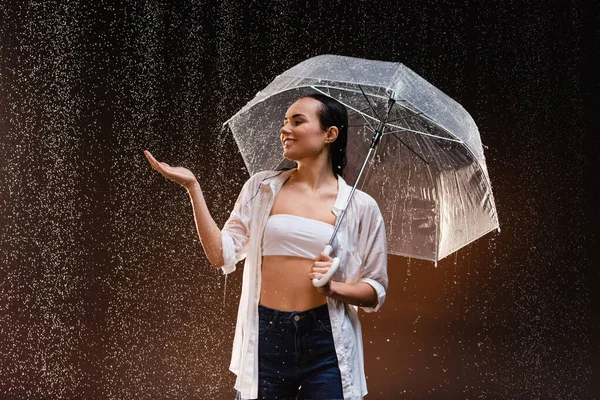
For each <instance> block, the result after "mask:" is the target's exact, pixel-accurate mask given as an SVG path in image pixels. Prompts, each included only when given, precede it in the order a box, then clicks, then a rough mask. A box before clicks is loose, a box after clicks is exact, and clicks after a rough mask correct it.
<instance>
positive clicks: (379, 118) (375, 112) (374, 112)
mask: <svg viewBox="0 0 600 400" xmlns="http://www.w3.org/2000/svg"><path fill="white" fill-rule="evenodd" d="M358 88H359V89H360V92H361V93H362V94H363V96H364V97H365V100H367V104H369V106H370V107H371V110H373V114H375V116H376V117H377V119H378V120H379V121H381V117H380V116H379V114H377V111H375V107H373V105H372V104H371V100H369V97H368V96H367V94H366V93H365V91H364V90H363V88H362V86H361V85H358Z"/></svg>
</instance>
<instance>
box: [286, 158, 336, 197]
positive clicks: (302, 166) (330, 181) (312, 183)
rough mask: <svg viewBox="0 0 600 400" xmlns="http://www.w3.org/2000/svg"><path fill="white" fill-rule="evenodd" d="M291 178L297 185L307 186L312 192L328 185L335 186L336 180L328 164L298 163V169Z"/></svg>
mask: <svg viewBox="0 0 600 400" xmlns="http://www.w3.org/2000/svg"><path fill="white" fill-rule="evenodd" d="M292 178H293V180H294V181H296V182H297V183H302V184H305V185H307V186H308V187H309V188H310V189H311V190H312V191H313V192H316V191H317V190H319V189H321V188H323V187H326V186H329V185H337V178H336V176H335V175H334V174H333V171H332V170H331V164H330V163H310V164H307V163H302V162H298V169H297V170H296V172H294V174H293V175H292Z"/></svg>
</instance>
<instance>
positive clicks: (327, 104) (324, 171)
mask: <svg viewBox="0 0 600 400" xmlns="http://www.w3.org/2000/svg"><path fill="white" fill-rule="evenodd" d="M347 121H348V116H347V113H346V109H345V107H344V106H343V105H342V104H340V103H339V102H337V101H336V100H334V99H331V98H329V97H327V96H323V95H319V94H316V95H309V96H305V97H302V98H300V99H298V100H297V101H296V102H294V103H293V104H292V105H291V106H290V107H289V109H288V110H287V113H286V115H285V118H284V124H283V125H282V126H281V129H280V140H281V143H282V146H283V156H284V157H285V158H287V159H289V160H293V161H295V162H296V163H297V167H296V168H292V169H289V170H283V171H261V172H259V173H257V174H254V175H253V176H252V177H251V178H250V179H249V180H248V181H247V182H246V183H245V184H244V187H243V188H242V191H241V193H240V195H239V197H238V199H237V201H236V203H235V206H234V209H233V211H232V213H231V215H230V217H229V219H228V220H227V222H226V223H225V225H224V227H223V229H222V230H220V231H219V229H218V227H217V225H216V224H215V222H214V220H213V219H212V217H211V216H210V213H209V211H208V209H207V207H206V202H205V201H204V197H203V195H202V191H201V189H200V186H199V184H198V182H197V181H196V179H195V177H194V176H193V174H192V173H191V172H190V171H189V170H187V169H185V168H182V167H171V166H169V165H168V164H165V163H159V162H158V161H156V160H155V159H154V158H153V157H152V156H151V155H150V153H149V152H147V154H146V155H147V157H148V159H149V161H150V163H151V164H152V166H153V167H154V168H155V169H157V170H158V171H159V172H161V173H162V174H163V175H164V176H165V177H167V178H169V179H171V180H173V181H175V182H177V183H179V184H181V185H182V186H184V187H186V189H187V190H188V192H189V194H190V197H191V200H192V204H193V207H194V216H195V220H196V227H197V229H198V234H199V236H200V241H201V243H202V246H203V247H204V250H205V252H206V254H207V256H208V258H209V259H210V261H211V263H212V264H213V266H215V267H216V268H221V269H222V270H223V272H224V273H225V274H229V273H231V272H233V271H235V269H236V267H235V264H236V263H237V262H238V261H240V260H242V259H246V261H245V267H244V277H243V279H244V282H243V285H242V294H241V297H240V304H239V309H238V318H237V325H236V332H235V338H234V342H233V353H232V359H231V364H230V367H229V368H230V370H231V371H232V372H234V373H235V374H236V375H237V379H236V383H235V388H236V390H237V393H238V396H237V398H239V399H256V398H261V399H264V398H296V397H298V398H327V399H362V396H364V395H366V394H367V388H366V380H365V374H364V366H363V361H362V360H363V358H364V357H363V348H362V338H361V327H360V322H359V320H358V314H357V307H359V306H360V307H362V308H363V310H365V311H367V312H373V311H377V310H379V309H380V308H381V306H382V304H383V302H384V300H385V295H386V290H387V285H388V278H387V250H386V235H385V228H384V224H383V219H382V216H381V212H380V211H379V207H378V206H377V203H376V202H375V201H374V200H373V198H371V197H370V196H369V195H367V194H366V193H364V192H361V191H360V190H356V191H355V193H354V196H353V198H352V202H350V204H348V205H347V210H346V215H345V218H344V220H343V221H342V223H341V225H340V227H339V230H338V232H337V235H336V237H335V238H334V241H333V247H334V248H335V249H336V256H337V257H338V258H339V259H340V267H339V269H338V270H337V271H336V272H335V273H334V274H333V276H332V279H331V280H330V281H329V282H328V283H326V284H325V285H324V286H321V287H315V286H314V285H313V284H312V280H313V279H321V278H322V277H323V276H324V275H325V274H326V273H327V271H328V270H329V269H330V267H331V265H332V258H331V257H329V256H328V255H326V254H325V253H323V252H320V251H319V250H320V249H323V248H324V246H325V245H326V244H327V242H328V240H329V238H330V237H331V235H332V234H333V232H334V227H335V225H336V222H337V220H338V218H339V217H340V214H341V212H342V210H343V208H344V207H346V204H347V200H348V198H349V195H350V192H351V187H350V186H348V185H347V184H346V182H345V181H344V179H343V178H342V175H343V172H344V167H345V165H346V142H347V129H348V122H347Z"/></svg>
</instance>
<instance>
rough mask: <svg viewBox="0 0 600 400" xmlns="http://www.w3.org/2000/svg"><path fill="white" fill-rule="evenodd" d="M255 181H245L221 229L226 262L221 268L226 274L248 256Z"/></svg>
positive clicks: (224, 261) (224, 260)
mask: <svg viewBox="0 0 600 400" xmlns="http://www.w3.org/2000/svg"><path fill="white" fill-rule="evenodd" d="M253 181H254V179H253V178H250V179H248V180H247V181H246V183H244V186H243V187H242V190H241V192H240V194H239V196H238V198H237V200H236V201H235V205H234V207H233V211H232V212H231V214H230V216H229V219H228V220H227V221H226V222H225V225H224V226H223V229H221V246H222V248H223V263H224V264H223V266H222V267H221V270H222V271H223V274H224V275H227V274H230V273H232V272H233V271H235V265H236V263H237V262H238V261H241V260H243V259H244V258H246V253H247V251H248V239H249V237H250V219H251V214H252V198H253V193H252V188H253V187H254V186H255V185H253V184H252V182H253Z"/></svg>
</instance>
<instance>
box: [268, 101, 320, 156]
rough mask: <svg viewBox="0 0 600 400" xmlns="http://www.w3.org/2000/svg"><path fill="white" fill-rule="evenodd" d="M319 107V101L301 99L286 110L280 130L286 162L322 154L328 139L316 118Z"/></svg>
mask: <svg viewBox="0 0 600 400" xmlns="http://www.w3.org/2000/svg"><path fill="white" fill-rule="evenodd" d="M320 106H321V102H320V101H318V100H315V99H313V98H311V97H303V98H301V99H298V100H297V101H296V102H295V103H294V104H292V105H291V106H290V108H288V110H287V113H286V114H285V117H284V120H283V125H282V126H281V129H280V133H281V143H282V145H283V156H284V157H285V158H287V159H288V160H294V161H299V160H302V159H306V158H314V157H317V156H319V155H320V154H321V153H322V152H323V149H324V148H325V145H326V143H327V142H328V138H327V134H326V133H325V131H323V130H321V124H320V121H319V117H318V116H317V110H318V109H319V107H320Z"/></svg>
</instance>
